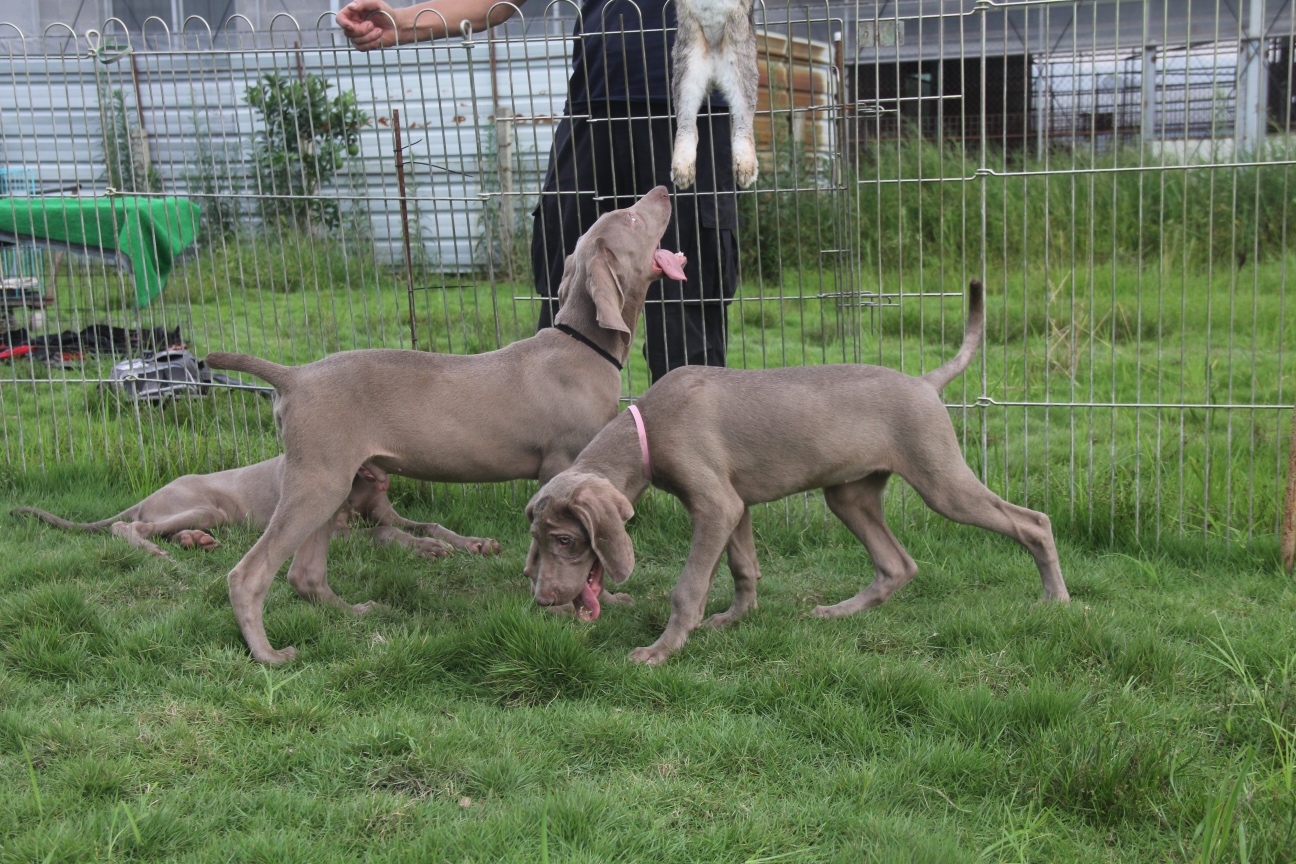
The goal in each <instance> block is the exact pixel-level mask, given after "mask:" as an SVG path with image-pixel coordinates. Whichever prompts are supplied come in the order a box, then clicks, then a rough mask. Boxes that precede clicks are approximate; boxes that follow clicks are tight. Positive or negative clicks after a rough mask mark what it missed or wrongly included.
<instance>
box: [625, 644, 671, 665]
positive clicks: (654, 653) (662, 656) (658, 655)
mask: <svg viewBox="0 0 1296 864" xmlns="http://www.w3.org/2000/svg"><path fill="white" fill-rule="evenodd" d="M670 655H671V652H669V651H667V650H666V649H665V648H658V647H657V646H655V645H649V646H648V647H646V648H636V649H634V650H633V651H631V652H630V659H631V660H633V661H634V662H636V663H643V664H645V665H647V666H660V665H661V664H663V663H665V662H666V659H667V658H668V657H670Z"/></svg>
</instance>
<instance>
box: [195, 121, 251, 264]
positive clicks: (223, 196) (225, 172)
mask: <svg viewBox="0 0 1296 864" xmlns="http://www.w3.org/2000/svg"><path fill="white" fill-rule="evenodd" d="M194 137H195V141H196V144H197V155H196V157H195V159H194V167H193V170H192V171H190V172H189V173H188V174H187V175H186V176H185V179H186V180H187V181H188V182H189V192H190V194H191V195H195V196H197V197H198V199H199V204H200V205H201V207H202V222H201V223H200V226H199V232H198V242H199V243H201V244H202V245H204V246H205V245H207V244H210V243H214V242H217V241H219V240H220V239H221V238H223V237H230V236H232V235H233V234H234V233H235V232H236V231H237V230H238V226H239V220H240V218H241V216H242V207H241V206H240V205H239V199H238V198H237V197H235V194H236V193H238V192H241V191H242V182H241V181H240V180H239V179H238V178H236V177H235V175H234V172H232V171H231V170H230V164H231V162H233V161H235V157H234V154H232V153H230V152H229V148H228V146H227V145H226V144H225V143H224V142H221V143H217V142H215V141H213V140H212V135H211V130H210V129H209V128H208V127H207V125H206V124H204V123H203V122H202V121H201V120H199V119H197V118H195V120H194Z"/></svg>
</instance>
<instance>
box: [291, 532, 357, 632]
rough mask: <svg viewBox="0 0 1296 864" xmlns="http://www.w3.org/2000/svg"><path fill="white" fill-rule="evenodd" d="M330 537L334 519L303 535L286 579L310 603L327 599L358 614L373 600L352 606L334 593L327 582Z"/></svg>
mask: <svg viewBox="0 0 1296 864" xmlns="http://www.w3.org/2000/svg"><path fill="white" fill-rule="evenodd" d="M332 537H333V522H332V520H330V521H329V522H327V523H325V524H324V525H322V526H321V527H320V528H319V529H317V530H316V531H315V533H313V534H311V535H310V537H308V538H306V542H304V543H302V545H301V546H299V547H298V548H297V552H296V553H295V554H294V555H293V559H292V564H291V565H289V567H288V582H289V584H290V585H292V586H293V589H294V590H295V591H296V592H297V594H298V596H299V597H301V598H303V599H305V600H309V601H311V602H312V603H326V604H328V605H329V606H336V607H338V608H339V609H345V610H346V611H348V612H354V613H355V614H357V615H363V614H364V613H366V612H368V611H369V607H370V606H372V605H373V604H372V603H359V604H356V605H354V606H352V605H350V604H349V603H346V602H345V601H343V599H342V598H341V597H339V596H338V595H337V594H335V593H333V588H332V587H330V585H329V583H328V550H329V540H330V539H332Z"/></svg>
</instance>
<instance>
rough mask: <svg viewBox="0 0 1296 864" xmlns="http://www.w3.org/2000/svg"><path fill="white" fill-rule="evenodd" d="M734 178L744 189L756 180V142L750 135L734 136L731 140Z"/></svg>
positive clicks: (757, 169) (757, 172) (757, 170)
mask: <svg viewBox="0 0 1296 864" xmlns="http://www.w3.org/2000/svg"><path fill="white" fill-rule="evenodd" d="M733 165H734V180H735V181H736V182H737V183H738V185H739V186H741V187H742V188H744V189H746V188H747V187H748V186H750V185H752V184H753V183H755V182H756V177H757V175H758V174H759V173H760V166H759V165H757V163H756V143H755V142H754V141H753V140H752V139H751V138H750V137H743V138H736V139H734V142H733Z"/></svg>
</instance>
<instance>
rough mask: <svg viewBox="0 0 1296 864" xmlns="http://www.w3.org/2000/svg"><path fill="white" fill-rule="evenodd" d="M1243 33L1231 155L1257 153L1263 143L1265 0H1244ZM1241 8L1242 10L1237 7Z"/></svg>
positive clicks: (1241, 158) (1249, 156)
mask: <svg viewBox="0 0 1296 864" xmlns="http://www.w3.org/2000/svg"><path fill="white" fill-rule="evenodd" d="M1247 7H1248V11H1247V13H1246V24H1245V25H1244V26H1243V33H1244V36H1243V38H1242V39H1241V40H1239V42H1238V65H1237V108H1236V111H1237V116H1236V118H1235V120H1234V133H1233V134H1234V139H1235V144H1234V158H1235V159H1237V160H1239V161H1247V160H1250V159H1252V158H1254V157H1256V156H1257V155H1258V154H1259V152H1260V147H1261V145H1263V144H1264V134H1265V118H1266V108H1267V104H1268V100H1267V99H1266V98H1265V85H1266V83H1268V82H1267V81H1266V79H1267V77H1268V76H1267V75H1265V60H1264V39H1263V36H1264V0H1249V2H1248V3H1247ZM1239 11H1241V10H1239Z"/></svg>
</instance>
